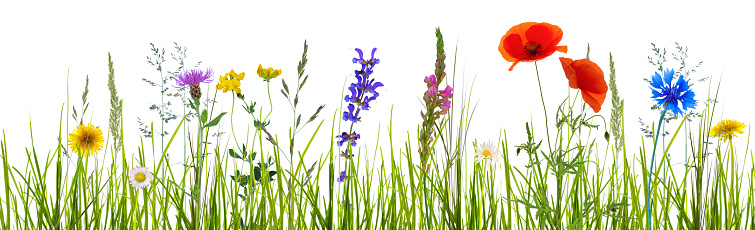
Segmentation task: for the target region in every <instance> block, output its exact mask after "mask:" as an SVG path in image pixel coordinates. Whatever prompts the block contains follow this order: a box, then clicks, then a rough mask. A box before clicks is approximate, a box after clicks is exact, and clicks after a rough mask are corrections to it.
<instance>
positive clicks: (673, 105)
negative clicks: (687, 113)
mask: <svg viewBox="0 0 755 230" xmlns="http://www.w3.org/2000/svg"><path fill="white" fill-rule="evenodd" d="M666 109H668V110H671V112H673V113H674V115H679V114H681V113H682V110H681V109H680V108H679V105H677V103H676V102H675V101H674V102H672V103H669V104H668V105H667V106H666Z"/></svg>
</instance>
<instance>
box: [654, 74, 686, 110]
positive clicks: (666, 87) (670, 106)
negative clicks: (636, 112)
mask: <svg viewBox="0 0 755 230" xmlns="http://www.w3.org/2000/svg"><path fill="white" fill-rule="evenodd" d="M673 77H674V70H673V69H671V70H669V69H666V71H663V78H662V79H661V75H660V74H658V72H656V73H655V74H654V75H653V79H652V82H650V89H651V90H653V96H652V97H651V98H653V99H655V100H656V101H657V102H658V105H660V106H661V107H662V108H664V109H666V110H671V112H673V113H674V115H679V114H682V110H687V109H688V108H691V109H694V108H695V103H697V100H695V98H694V97H695V93H694V92H692V89H690V87H689V84H688V83H687V81H686V80H684V75H681V76H679V79H677V80H676V83H675V84H673V85H672V84H671V81H672V80H673ZM680 105H681V108H680Z"/></svg>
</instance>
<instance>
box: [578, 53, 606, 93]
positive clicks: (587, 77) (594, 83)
mask: <svg viewBox="0 0 755 230" xmlns="http://www.w3.org/2000/svg"><path fill="white" fill-rule="evenodd" d="M571 66H572V68H574V70H575V72H576V75H577V79H578V81H577V82H578V83H579V88H580V89H582V90H586V91H589V92H592V93H605V92H607V91H608V85H607V84H606V80H605V77H604V76H605V75H603V70H601V69H600V67H598V65H597V64H595V62H592V61H590V60H588V59H581V60H576V61H574V62H573V63H572V64H571Z"/></svg>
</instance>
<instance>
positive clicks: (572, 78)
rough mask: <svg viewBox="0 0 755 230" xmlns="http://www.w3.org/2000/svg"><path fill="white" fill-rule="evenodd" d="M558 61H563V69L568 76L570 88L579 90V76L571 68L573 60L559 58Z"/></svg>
mask: <svg viewBox="0 0 755 230" xmlns="http://www.w3.org/2000/svg"><path fill="white" fill-rule="evenodd" d="M558 60H560V61H561V67H563V68H564V74H566V79H569V87H571V88H572V89H576V88H579V82H578V79H577V74H576V72H575V71H574V68H572V67H571V64H572V62H573V61H572V60H571V58H563V57H562V58H558Z"/></svg>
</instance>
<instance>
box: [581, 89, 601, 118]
mask: <svg viewBox="0 0 755 230" xmlns="http://www.w3.org/2000/svg"><path fill="white" fill-rule="evenodd" d="M582 99H583V100H584V101H585V103H587V104H588V105H590V108H592V111H594V112H595V113H598V112H600V107H601V106H602V105H603V102H604V101H605V100H606V93H591V92H588V91H585V90H582Z"/></svg>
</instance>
